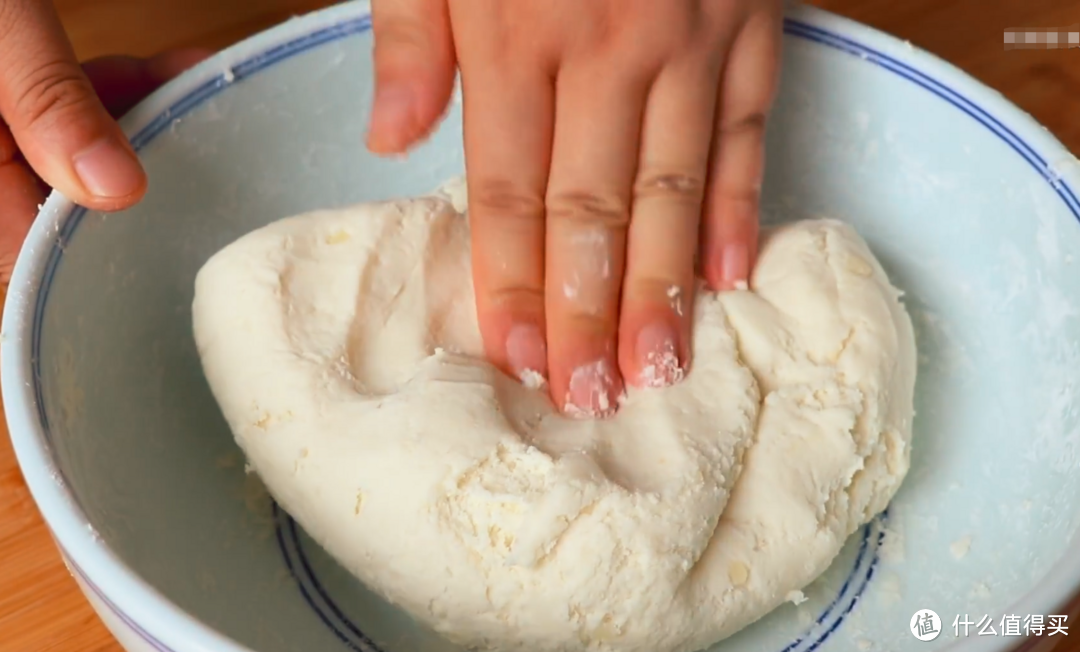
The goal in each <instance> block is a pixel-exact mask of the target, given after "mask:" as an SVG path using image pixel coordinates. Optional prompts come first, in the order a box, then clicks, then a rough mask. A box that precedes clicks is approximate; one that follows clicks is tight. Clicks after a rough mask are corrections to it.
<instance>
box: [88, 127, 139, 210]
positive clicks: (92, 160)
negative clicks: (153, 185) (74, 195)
mask: <svg viewBox="0 0 1080 652" xmlns="http://www.w3.org/2000/svg"><path fill="white" fill-rule="evenodd" d="M72 165H73V166H74V167H75V174H77V175H79V180H80V181H82V184H83V186H85V187H86V190H87V191H89V193H90V194H91V195H94V196H95V197H110V198H114V197H127V196H128V195H131V194H133V193H135V192H137V191H138V190H139V186H140V185H142V182H143V169H142V166H141V165H139V160H138V159H137V158H135V156H134V155H133V154H132V153H131V150H129V149H128V148H126V147H124V146H123V145H121V144H120V143H118V142H117V141H115V140H113V139H112V138H102V139H101V140H99V141H97V142H96V143H94V144H93V145H91V146H90V147H87V148H86V149H84V150H83V151H81V152H79V153H78V154H76V155H75V158H74V159H73V161H72Z"/></svg>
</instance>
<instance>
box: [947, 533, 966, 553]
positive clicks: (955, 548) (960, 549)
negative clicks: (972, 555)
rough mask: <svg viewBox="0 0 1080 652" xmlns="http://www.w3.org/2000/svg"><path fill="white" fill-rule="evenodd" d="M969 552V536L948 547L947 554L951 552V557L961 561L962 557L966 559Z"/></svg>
mask: <svg viewBox="0 0 1080 652" xmlns="http://www.w3.org/2000/svg"><path fill="white" fill-rule="evenodd" d="M969 550H971V535H970V534H969V535H968V536H966V537H964V538H962V539H958V540H956V541H953V542H952V545H950V546H949V552H951V553H952V556H953V557H955V558H956V559H963V558H964V557H967V554H968V551H969Z"/></svg>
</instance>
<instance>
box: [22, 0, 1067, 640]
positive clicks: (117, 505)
mask: <svg viewBox="0 0 1080 652" xmlns="http://www.w3.org/2000/svg"><path fill="white" fill-rule="evenodd" d="M337 23H338V24H337V27H336V28H335V29H334V30H330V31H324V32H321V33H315V32H314V28H311V29H309V28H308V27H305V24H304V23H303V22H301V23H298V24H297V25H296V26H295V27H294V28H293V34H292V36H290V37H289V38H287V39H285V40H286V41H289V42H290V43H293V44H294V45H293V46H292V49H291V50H289V49H286V51H284V52H285V53H284V54H282V51H278V52H277V54H274V55H273V56H268V55H266V54H265V53H262V54H261V55H260V56H261V58H260V56H255V57H254V58H250V59H248V60H247V61H246V62H245V63H242V64H239V65H236V66H234V67H233V68H232V69H230V70H228V71H225V70H223V71H222V75H221V76H219V77H218V78H217V79H216V80H215V81H214V82H213V83H212V84H210V85H209V86H205V87H203V88H202V90H198V89H188V90H191V91H192V92H193V93H194V94H190V93H189V94H188V95H189V97H188V98H187V99H184V100H183V101H184V102H186V104H180V105H177V106H176V107H174V110H173V112H172V113H170V114H168V115H163V116H162V117H160V118H159V119H158V120H157V121H156V122H152V123H149V124H150V127H147V128H146V129H144V130H143V131H142V132H141V134H140V136H139V137H137V139H136V141H137V143H138V144H139V145H140V149H141V155H142V157H143V160H144V161H145V164H146V167H147V170H148V172H149V175H150V179H151V184H150V191H149V193H148V195H147V197H146V200H145V201H144V202H142V203H141V204H140V205H139V206H137V207H136V208H134V209H132V210H129V211H126V212H124V213H122V214H116V215H109V216H106V215H103V214H99V213H94V212H84V211H81V210H80V211H75V212H74V214H73V216H72V217H71V218H69V219H68V222H67V225H66V226H65V227H64V228H63V229H62V230H61V236H62V240H63V244H62V247H57V249H56V250H55V251H54V254H53V257H54V261H55V266H53V267H50V268H49V271H48V272H47V274H46V280H45V283H46V292H45V293H44V294H43V302H42V304H41V314H40V323H39V326H38V328H39V329H40V337H39V338H37V343H36V344H35V346H36V347H38V348H36V349H35V351H34V355H35V359H36V364H37V365H38V366H39V374H40V381H39V382H40V395H41V400H42V403H43V406H44V415H45V417H46V418H47V421H48V432H49V441H50V444H51V446H52V448H53V450H54V453H55V455H56V457H57V459H58V465H59V468H60V470H61V472H62V474H63V476H64V477H65V478H66V481H67V485H68V486H69V487H70V489H71V491H72V492H73V493H74V495H75V496H76V498H77V501H78V503H79V504H80V506H81V508H82V509H83V510H84V511H85V513H86V515H87V516H88V518H89V519H90V521H91V522H92V524H93V526H94V528H95V529H96V531H97V533H98V535H99V536H100V538H101V540H102V541H103V542H104V543H106V544H107V545H108V546H109V547H111V548H112V549H113V550H114V551H115V552H116V553H117V554H118V555H119V556H120V557H121V558H122V559H123V561H124V562H125V563H126V564H127V565H128V566H129V567H130V568H131V569H133V570H134V571H135V572H137V573H138V574H139V575H141V576H142V577H143V578H145V579H146V580H147V581H148V582H149V583H150V584H152V585H153V586H154V587H156V588H157V589H158V590H159V591H160V592H162V593H163V594H164V595H165V596H166V597H167V598H168V599H170V600H172V601H173V602H174V603H175V604H176V605H178V606H179V607H181V608H182V609H184V610H186V611H188V612H190V613H191V614H194V615H195V616H196V617H198V618H199V619H201V620H202V621H204V622H206V623H208V624H209V625H210V626H212V627H214V628H216V629H218V630H219V631H221V632H223V633H224V634H226V635H227V636H229V637H232V638H233V639H235V640H236V641H238V642H240V643H242V644H244V645H247V646H249V647H251V648H252V649H257V650H260V651H262V652H285V651H289V652H308V651H310V650H350V649H351V650H372V649H382V650H386V651H387V652H397V651H403V650H413V651H423V650H442V649H451V648H450V647H449V646H447V645H445V644H444V643H442V642H441V641H439V640H438V639H437V638H435V637H433V636H430V635H428V634H427V633H425V632H423V631H422V630H420V629H418V628H416V627H414V626H412V625H411V624H410V623H409V621H408V619H407V618H405V617H403V616H402V615H401V614H398V613H397V612H396V611H395V610H394V609H393V608H392V607H390V606H388V605H385V604H383V603H382V602H381V601H380V600H378V599H377V598H375V597H374V596H372V595H370V594H368V593H367V592H366V591H365V590H364V588H363V587H362V586H361V585H360V584H359V583H358V582H357V581H355V580H354V579H352V578H351V577H350V576H348V575H347V574H346V573H344V572H343V571H342V570H341V569H339V568H338V567H337V565H336V564H335V563H334V562H333V561H332V560H330V559H329V558H328V557H327V556H326V555H325V553H323V552H322V551H321V550H320V549H319V547H318V546H317V545H316V544H314V543H313V542H312V541H311V540H310V539H308V538H307V537H306V535H305V534H304V533H303V532H302V531H300V530H299V529H298V528H297V527H296V526H295V525H294V524H293V523H292V522H291V520H290V519H289V518H288V516H287V515H286V514H284V513H282V512H281V511H280V510H277V509H276V507H275V505H274V504H273V502H272V500H271V499H270V498H269V496H268V495H267V494H266V492H265V490H263V488H262V487H261V485H260V483H259V482H258V479H257V477H256V476H255V475H251V474H247V473H245V466H244V460H243V458H242V456H241V455H240V454H239V451H238V449H237V448H236V447H235V445H234V444H233V442H232V438H231V435H230V433H229V430H228V428H227V426H226V425H225V423H224V421H223V420H222V418H221V417H220V415H219V413H218V410H217V407H216V405H215V403H214V400H213V398H212V396H211V395H210V392H209V390H208V388H207V386H206V383H205V381H204V380H203V377H202V373H201V370H200V366H199V361H198V357H197V354H196V350H195V345H194V342H193V339H192V334H191V325H190V324H191V319H190V305H191V300H192V293H193V280H194V276H195V273H196V271H197V270H198V268H199V267H200V266H201V265H202V264H203V262H204V261H205V260H206V259H207V258H208V257H209V256H210V255H211V254H212V253H214V252H215V251H216V250H218V249H219V248H221V247H222V246H224V245H225V244H226V243H228V242H230V241H232V240H233V239H235V238H237V237H239V236H240V235H242V234H243V233H246V232H248V231H250V230H251V229H254V228H256V227H258V226H260V225H263V224H266V223H267V222H269V221H272V220H274V219H277V218H281V217H285V216H288V215H291V214H294V213H298V212H301V211H305V210H309V209H314V208H320V207H326V206H340V205H344V204H347V203H352V202H356V201H360V200H369V199H380V198H390V197H396V196H403V195H410V194H415V193H421V192H424V191H427V190H430V189H432V188H433V187H434V186H435V185H436V184H437V183H438V182H440V181H442V180H443V179H445V178H447V177H449V176H451V175H454V174H457V173H459V172H460V171H461V169H462V155H461V137H460V117H461V116H460V107H459V106H458V105H457V104H456V103H455V104H454V105H453V106H452V110H451V111H450V114H449V115H448V117H447V119H446V121H445V122H444V124H443V126H442V127H441V128H440V129H439V130H438V132H437V133H436V134H435V135H434V136H433V137H432V138H431V140H430V141H429V142H427V143H426V144H425V145H423V146H422V147H421V148H420V149H418V150H417V151H415V152H414V153H412V154H411V155H410V156H409V157H408V159H406V160H403V161H387V160H381V159H377V158H375V157H372V156H371V155H369V154H368V153H367V152H366V151H365V149H364V147H363V135H364V128H365V124H366V118H367V115H366V112H367V107H368V104H369V99H370V94H371V91H372V87H371V80H372V71H371V47H372V40H371V34H370V31H369V30H368V29H367V25H368V23H367V22H366V20H365V19H364V18H363V10H362V8H359V7H357V8H354V9H352V10H349V11H340V12H339V19H337ZM814 25H819V26H820V25H825V26H826V27H827V30H826V31H821V30H820V29H819V28H818V27H815V26H814ZM844 25H845V24H844V23H840V22H837V21H833V20H831V19H827V18H823V17H822V16H821V15H819V14H817V13H808V12H802V13H798V14H796V15H794V16H793V19H792V20H790V21H789V23H788V26H787V33H786V37H785V47H786V51H785V68H784V81H783V85H782V91H781V94H780V97H779V100H778V104H777V107H776V111H775V115H774V118H773V122H772V123H771V131H770V136H769V144H768V147H769V150H768V173H767V182H766V184H765V189H764V211H765V214H766V219H767V221H770V222H777V221H785V220H793V219H798V218H804V217H815V216H833V217H837V218H841V219H843V220H846V221H849V222H851V223H852V224H854V225H855V226H856V227H857V228H858V230H859V231H860V232H861V233H862V234H863V235H864V237H866V239H867V240H868V242H869V243H870V245H871V247H872V248H873V249H874V251H875V252H876V253H877V255H878V256H879V257H880V259H881V260H882V262H883V264H884V265H885V267H886V269H887V270H888V272H889V273H890V275H891V277H892V279H893V280H894V283H895V284H896V285H897V286H898V287H900V288H902V289H903V290H905V292H906V302H907V305H908V307H909V309H910V311H911V313H912V317H913V320H914V322H915V325H916V329H917V337H918V346H919V352H920V365H919V377H918V382H917V388H916V389H917V392H916V394H917V398H916V401H917V404H916V409H917V412H918V414H917V419H916V422H915V440H914V448H913V453H912V468H911V472H910V475H909V477H908V478H907V480H906V482H905V484H904V486H903V488H902V490H901V492H900V494H899V495H898V496H897V497H896V499H895V500H894V501H893V504H892V506H891V507H890V509H889V511H888V513H887V515H886V516H883V517H882V518H880V519H879V520H878V521H876V522H875V523H872V524H871V525H869V526H867V528H865V529H864V530H862V531H860V532H859V533H857V534H856V535H854V536H853V537H852V539H851V541H849V543H848V545H847V547H846V548H845V550H844V551H843V553H842V554H841V555H840V557H839V558H838V559H837V560H836V562H835V563H834V564H833V566H832V568H831V569H830V571H829V572H828V573H827V574H826V575H825V576H824V577H822V578H821V579H820V580H819V581H817V582H816V583H815V584H813V585H812V586H811V587H809V588H808V589H807V590H806V596H807V598H809V599H808V601H806V602H805V603H803V604H801V605H798V606H796V605H793V604H786V605H784V606H783V607H781V608H779V609H778V610H776V611H775V612H774V613H772V614H770V615H769V616H768V617H766V618H765V619H764V620H762V621H761V622H759V623H757V624H755V625H754V626H752V627H750V628H749V629H747V630H744V631H743V632H741V633H740V634H738V635H737V636H735V637H734V638H732V639H729V640H728V641H726V642H724V643H722V644H721V645H719V646H718V647H717V648H716V649H717V650H736V649H760V650H772V649H775V650H777V652H779V651H780V650H785V652H787V651H791V652H794V651H796V650H809V649H815V648H820V649H822V650H864V649H868V648H867V644H868V642H873V644H874V649H888V650H897V651H899V650H906V649H909V648H910V649H915V648H916V647H917V648H919V649H921V650H925V649H927V648H929V647H939V648H940V647H945V646H948V645H950V644H954V643H956V642H957V639H956V638H955V637H954V636H952V628H951V624H952V620H953V617H954V616H956V615H961V616H962V615H964V614H968V615H969V616H970V617H971V618H972V619H973V620H978V619H979V618H980V617H981V616H982V615H984V614H985V615H990V616H991V617H992V618H994V620H995V623H996V622H997V620H998V619H999V618H1000V617H1001V615H1002V614H1004V613H1006V612H1007V609H1008V608H1009V606H1010V605H1011V604H1012V603H1013V602H1014V601H1015V600H1016V599H1018V598H1019V597H1021V596H1022V595H1023V594H1025V593H1027V592H1029V591H1030V590H1032V589H1033V588H1035V587H1036V586H1037V585H1039V583H1040V582H1041V580H1042V578H1043V577H1044V576H1045V575H1046V574H1047V573H1048V571H1049V570H1050V569H1051V566H1052V565H1053V564H1054V563H1055V562H1056V561H1057V560H1058V559H1059V558H1061V557H1062V556H1063V555H1064V554H1065V552H1066V550H1067V549H1068V548H1069V546H1070V544H1071V542H1072V538H1073V534H1074V532H1075V531H1076V528H1077V524H1078V523H1077V522H1078V519H1080V508H1078V505H1077V493H1078V489H1080V474H1078V473H1076V472H1075V469H1076V468H1077V466H1078V461H1080V430H1078V428H1077V426H1078V409H1077V404H1076V403H1075V402H1074V400H1073V396H1074V395H1075V393H1076V390H1077V387H1078V386H1080V348H1078V346H1077V334H1078V332H1080V327H1078V322H1077V316H1078V310H1077V299H1078V298H1080V274H1077V266H1076V265H1077V263H1075V262H1074V261H1073V258H1072V255H1071V253H1070V252H1073V251H1080V224H1078V222H1077V219H1078V218H1077V212H1076V207H1077V204H1076V202H1075V199H1070V198H1071V197H1072V195H1071V192H1070V191H1069V190H1068V188H1067V187H1066V186H1064V185H1063V184H1062V183H1060V182H1057V181H1055V180H1054V179H1049V180H1048V179H1047V178H1046V175H1045V174H1044V173H1043V172H1041V171H1040V169H1039V164H1040V161H1039V160H1032V159H1031V157H1030V156H1027V155H1026V154H1025V152H1027V151H1028V150H1027V149H1026V148H1027V145H1026V144H1025V141H1024V138H1025V136H1024V134H1026V133H1028V132H1029V131H1032V130H1031V129H1030V128H1029V127H1028V126H1027V125H1026V124H1022V125H1019V126H1017V125H1013V124H1012V122H1010V121H1014V120H1015V119H1016V117H1015V116H1013V114H1012V113H1008V115H1007V116H1005V117H1002V116H1001V115H998V116H997V117H998V119H1000V120H1002V121H1003V122H1004V123H1005V124H1006V125H1008V128H1007V129H1005V130H1004V131H1003V130H1002V129H999V128H998V126H997V125H996V124H995V123H993V122H992V121H990V122H988V121H987V120H986V119H984V116H983V114H982V113H980V112H979V110H978V107H975V108H974V109H972V108H971V106H968V105H967V104H965V101H966V100H964V97H966V96H967V95H965V93H967V92H968V91H971V92H972V93H975V94H976V95H977V96H979V97H980V98H982V99H983V100H987V99H988V98H989V97H990V95H989V94H985V93H983V92H982V91H978V92H976V91H977V89H976V90H971V89H968V88H962V87H957V86H956V84H957V83H959V82H958V81H957V80H956V79H955V78H954V77H950V75H951V74H952V73H948V72H943V69H942V68H939V67H938V64H936V63H935V62H934V61H933V60H931V59H930V58H929V57H926V56H925V55H921V54H919V53H914V52H913V53H909V54H905V53H904V52H903V51H902V50H897V48H896V46H895V44H892V43H891V42H874V39H876V38H877V37H874V36H872V35H870V34H869V33H867V32H863V31H858V30H856V31H855V36H853V37H852V38H854V39H855V40H856V41H858V42H860V43H864V44H866V45H869V46H870V47H872V48H875V49H876V50H884V51H887V52H889V53H891V54H890V56H889V57H886V56H885V55H883V54H880V53H875V51H871V50H865V49H862V48H861V47H860V46H859V44H858V43H853V42H848V41H844V40H837V39H836V38H835V32H836V31H837V30H840V31H843V30H844V29H845V27H844ZM849 27H850V26H849ZM313 33H314V35H313ZM320 34H321V35H320ZM867 39H870V40H869V41H867ZM296 44H299V45H296ZM301 46H302V47H301ZM256 54H259V53H256ZM903 61H908V62H909V63H910V65H911V66H912V67H914V68H915V69H917V70H921V71H922V73H925V74H926V75H927V77H920V76H919V74H917V73H916V72H911V70H909V69H908V68H907V67H905V64H904V63H903ZM890 62H891V63H890ZM894 64H896V65H894ZM210 65H214V64H210ZM936 75H945V76H946V77H947V78H949V79H952V80H953V81H952V82H951V84H952V85H950V86H949V87H948V88H946V89H945V90H944V91H943V90H941V89H940V88H938V87H937V86H935V85H934V83H931V82H933V81H934V79H935V78H936V77H935V76H936ZM927 80H929V81H927ZM182 84H183V82H181V85H182ZM942 88H944V87H942ZM949 89H952V90H951V91H950V90H949ZM174 90H175V89H174ZM195 91H198V92H197V93H195ZM952 91H956V92H957V93H958V94H957V95H956V96H954V95H951V94H950V93H951V92H952ZM200 93H201V94H200ZM184 95H185V93H184V92H178V93H177V97H178V98H182V97H183V96H184ZM957 98H959V99H957ZM972 106H974V104H973V105H972ZM995 110H998V111H999V112H1000V106H994V107H989V108H988V111H989V113H990V114H991V115H992V114H994V112H995ZM155 125H156V126H155ZM1010 134H1011V135H1010ZM1017 134H1020V135H1017ZM1018 142H1019V144H1017V143H1018ZM1033 151H1035V150H1033ZM1034 155H1035V156H1036V157H1038V156H1042V157H1043V158H1044V159H1045V158H1046V157H1047V156H1049V154H1045V153H1044V154H1040V153H1039V152H1038V151H1035V154H1034ZM1050 162H1051V163H1052V162H1053V161H1050ZM1052 606H1053V605H1051V604H1047V605H1046V607H1047V609H1050V608H1051V607H1052ZM922 608H931V609H934V610H935V611H937V612H938V613H939V614H940V615H941V618H942V620H943V621H944V624H945V629H946V630H948V631H946V632H944V633H943V635H942V636H940V637H939V638H938V639H937V640H935V641H934V642H933V643H922V642H920V641H918V640H916V639H915V638H914V637H913V636H912V635H911V634H910V632H909V631H908V628H907V627H908V621H909V618H910V617H911V615H912V614H913V613H914V612H915V611H916V610H918V609H922ZM973 635H974V633H973Z"/></svg>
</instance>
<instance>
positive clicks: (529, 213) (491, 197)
mask: <svg viewBox="0 0 1080 652" xmlns="http://www.w3.org/2000/svg"><path fill="white" fill-rule="evenodd" d="M469 204H470V208H471V209H472V210H473V211H478V212H481V213H489V214H491V215H497V216H499V217H500V218H504V217H509V218H517V219H529V220H540V219H543V216H544V200H543V199H542V198H541V197H540V196H538V195H537V194H536V193H533V192H529V191H528V190H525V189H524V188H522V187H521V186H519V185H518V184H515V183H513V182H511V181H508V180H506V179H475V180H471V181H470V184H469Z"/></svg>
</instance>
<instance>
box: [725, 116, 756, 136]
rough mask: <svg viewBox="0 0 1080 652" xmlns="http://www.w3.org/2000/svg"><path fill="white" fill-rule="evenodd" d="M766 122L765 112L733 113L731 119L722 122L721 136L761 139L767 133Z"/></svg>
mask: <svg viewBox="0 0 1080 652" xmlns="http://www.w3.org/2000/svg"><path fill="white" fill-rule="evenodd" d="M765 121H766V116H765V112H764V111H748V112H733V115H732V116H731V117H730V118H727V119H724V120H722V121H721V123H720V135H722V136H734V135H749V136H755V137H760V136H763V135H764V133H765Z"/></svg>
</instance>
